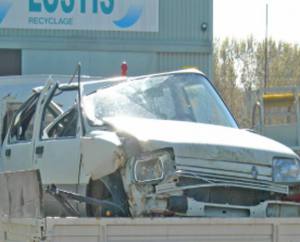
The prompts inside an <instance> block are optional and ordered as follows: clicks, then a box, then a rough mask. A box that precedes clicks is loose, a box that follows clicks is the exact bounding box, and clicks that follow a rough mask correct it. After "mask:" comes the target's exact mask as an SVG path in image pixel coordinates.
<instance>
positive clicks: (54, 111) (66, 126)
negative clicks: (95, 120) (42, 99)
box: [40, 89, 78, 139]
mask: <svg viewBox="0 0 300 242" xmlns="http://www.w3.org/2000/svg"><path fill="white" fill-rule="evenodd" d="M77 94H78V91H77V90H68V91H61V90H59V89H57V90H56V92H55V93H54V94H53V96H52V97H51V98H50V100H49V101H48V103H47V104H46V106H45V108H44V111H43V118H42V125H41V133H40V137H41V139H55V138H63V137H75V136H76V130H77V120H78V112H77V105H76V103H77V101H76V99H77Z"/></svg>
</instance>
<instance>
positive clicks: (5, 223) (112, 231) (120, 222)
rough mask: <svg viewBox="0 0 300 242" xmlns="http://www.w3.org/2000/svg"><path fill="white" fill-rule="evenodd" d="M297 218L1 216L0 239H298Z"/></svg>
mask: <svg viewBox="0 0 300 242" xmlns="http://www.w3.org/2000/svg"><path fill="white" fill-rule="evenodd" d="M299 228H300V220H299V219H199V218H195V219H193V218H192V219H191V218H155V219H151V218H145V219H119V218H106V219H88V218H45V219H5V218H2V219H1V222H0V241H14V242H25V241H26V242H27V241H28V242H29V241H30V242H33V241H34V242H37V241H47V242H58V241H59V242H69V241H70V242H71V241H72V242H77V241H78V242H79V241H86V242H94V241H95V242H108V241H122V242H132V241H135V242H138V241H143V242H145V241H152V242H153V241H157V242H158V241H159V242H162V241H172V242H179V241H180V242H192V241H203V242H204V241H205V242H207V241H210V242H213V241H226V242H232V241H243V242H248V241H249V242H250V241H256V242H269V241H270V242H275V241H276V242H287V241H289V242H296V241H297V242H298V241H299V238H300V230H299Z"/></svg>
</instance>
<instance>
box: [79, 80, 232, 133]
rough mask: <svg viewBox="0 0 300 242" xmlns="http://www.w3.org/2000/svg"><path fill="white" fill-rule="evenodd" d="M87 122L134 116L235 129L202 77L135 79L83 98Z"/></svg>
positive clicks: (218, 98) (222, 106) (216, 96)
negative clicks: (88, 120) (89, 120)
mask: <svg viewBox="0 0 300 242" xmlns="http://www.w3.org/2000/svg"><path fill="white" fill-rule="evenodd" d="M84 108H85V111H86V113H87V116H88V117H89V119H91V120H94V119H99V120H101V119H103V118H106V117H117V116H126V117H137V118H149V119H161V120H175V121H190V122H197V123H207V124H216V125H222V126H228V127H237V124H236V122H235V121H234V119H233V118H232V116H231V114H230V113H229V111H228V109H227V108H226V106H225V104H224V103H223V101H222V100H221V99H220V97H219V96H218V94H217V93H216V91H215V90H214V89H213V87H212V86H211V84H210V83H209V82H208V80H207V79H205V78H204V77H203V76H202V75H198V74H172V75H161V76H153V77H146V78H140V79H135V80H132V81H130V82H125V83H122V84H119V85H117V86H113V87H109V88H106V89H99V90H98V91H97V92H95V93H93V94H91V95H89V96H86V97H85V98H84Z"/></svg>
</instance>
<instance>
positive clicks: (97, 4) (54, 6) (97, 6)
mask: <svg viewBox="0 0 300 242" xmlns="http://www.w3.org/2000/svg"><path fill="white" fill-rule="evenodd" d="M21 1H24V0H21ZM115 1H116V0H108V1H104V0H92V1H89V2H88V3H87V2H86V0H78V2H77V3H78V4H79V5H76V0H69V1H66V0H28V3H29V12H30V13H42V12H46V13H48V14H52V13H55V12H56V11H57V10H58V9H61V11H62V12H63V13H64V14H70V13H72V12H73V11H74V10H75V8H76V7H77V8H79V11H80V13H81V14H85V13H87V12H88V11H89V10H88V7H89V9H90V11H91V13H93V14H104V15H111V14H113V12H114V9H115V5H116V4H115ZM120 1H121V0H120ZM122 1H123V0H122ZM12 4H13V1H11V0H0V24H1V23H2V22H3V20H4V19H5V17H6V16H7V13H8V11H9V10H10V8H11V6H12ZM88 4H90V5H88ZM142 13H143V4H141V3H137V4H132V5H131V6H129V7H128V10H127V12H126V14H125V16H124V17H122V18H120V19H117V20H114V21H113V24H114V25H115V26H117V27H118V28H121V29H127V28H130V27H132V26H133V25H135V24H136V23H137V22H138V21H139V19H140V18H141V16H142ZM42 18H43V17H38V19H42ZM45 18H46V17H45ZM52 18H54V17H51V19H52ZM29 19H30V20H32V19H35V20H36V19H37V18H29ZM35 24H36V23H35ZM44 24H45V23H44Z"/></svg>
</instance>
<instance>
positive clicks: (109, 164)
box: [80, 131, 125, 180]
mask: <svg viewBox="0 0 300 242" xmlns="http://www.w3.org/2000/svg"><path fill="white" fill-rule="evenodd" d="M80 143H81V154H82V164H83V170H84V171H85V173H86V175H88V176H91V177H92V179H93V180H97V179H100V178H102V177H104V176H107V175H109V174H112V173H114V172H115V171H116V170H118V169H119V168H120V167H121V166H123V165H124V162H125V159H124V155H123V150H122V143H121V141H120V139H119V137H118V136H117V135H116V134H115V133H112V132H107V131H98V132H95V133H94V134H93V135H91V136H87V137H82V138H81V141H80Z"/></svg>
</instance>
